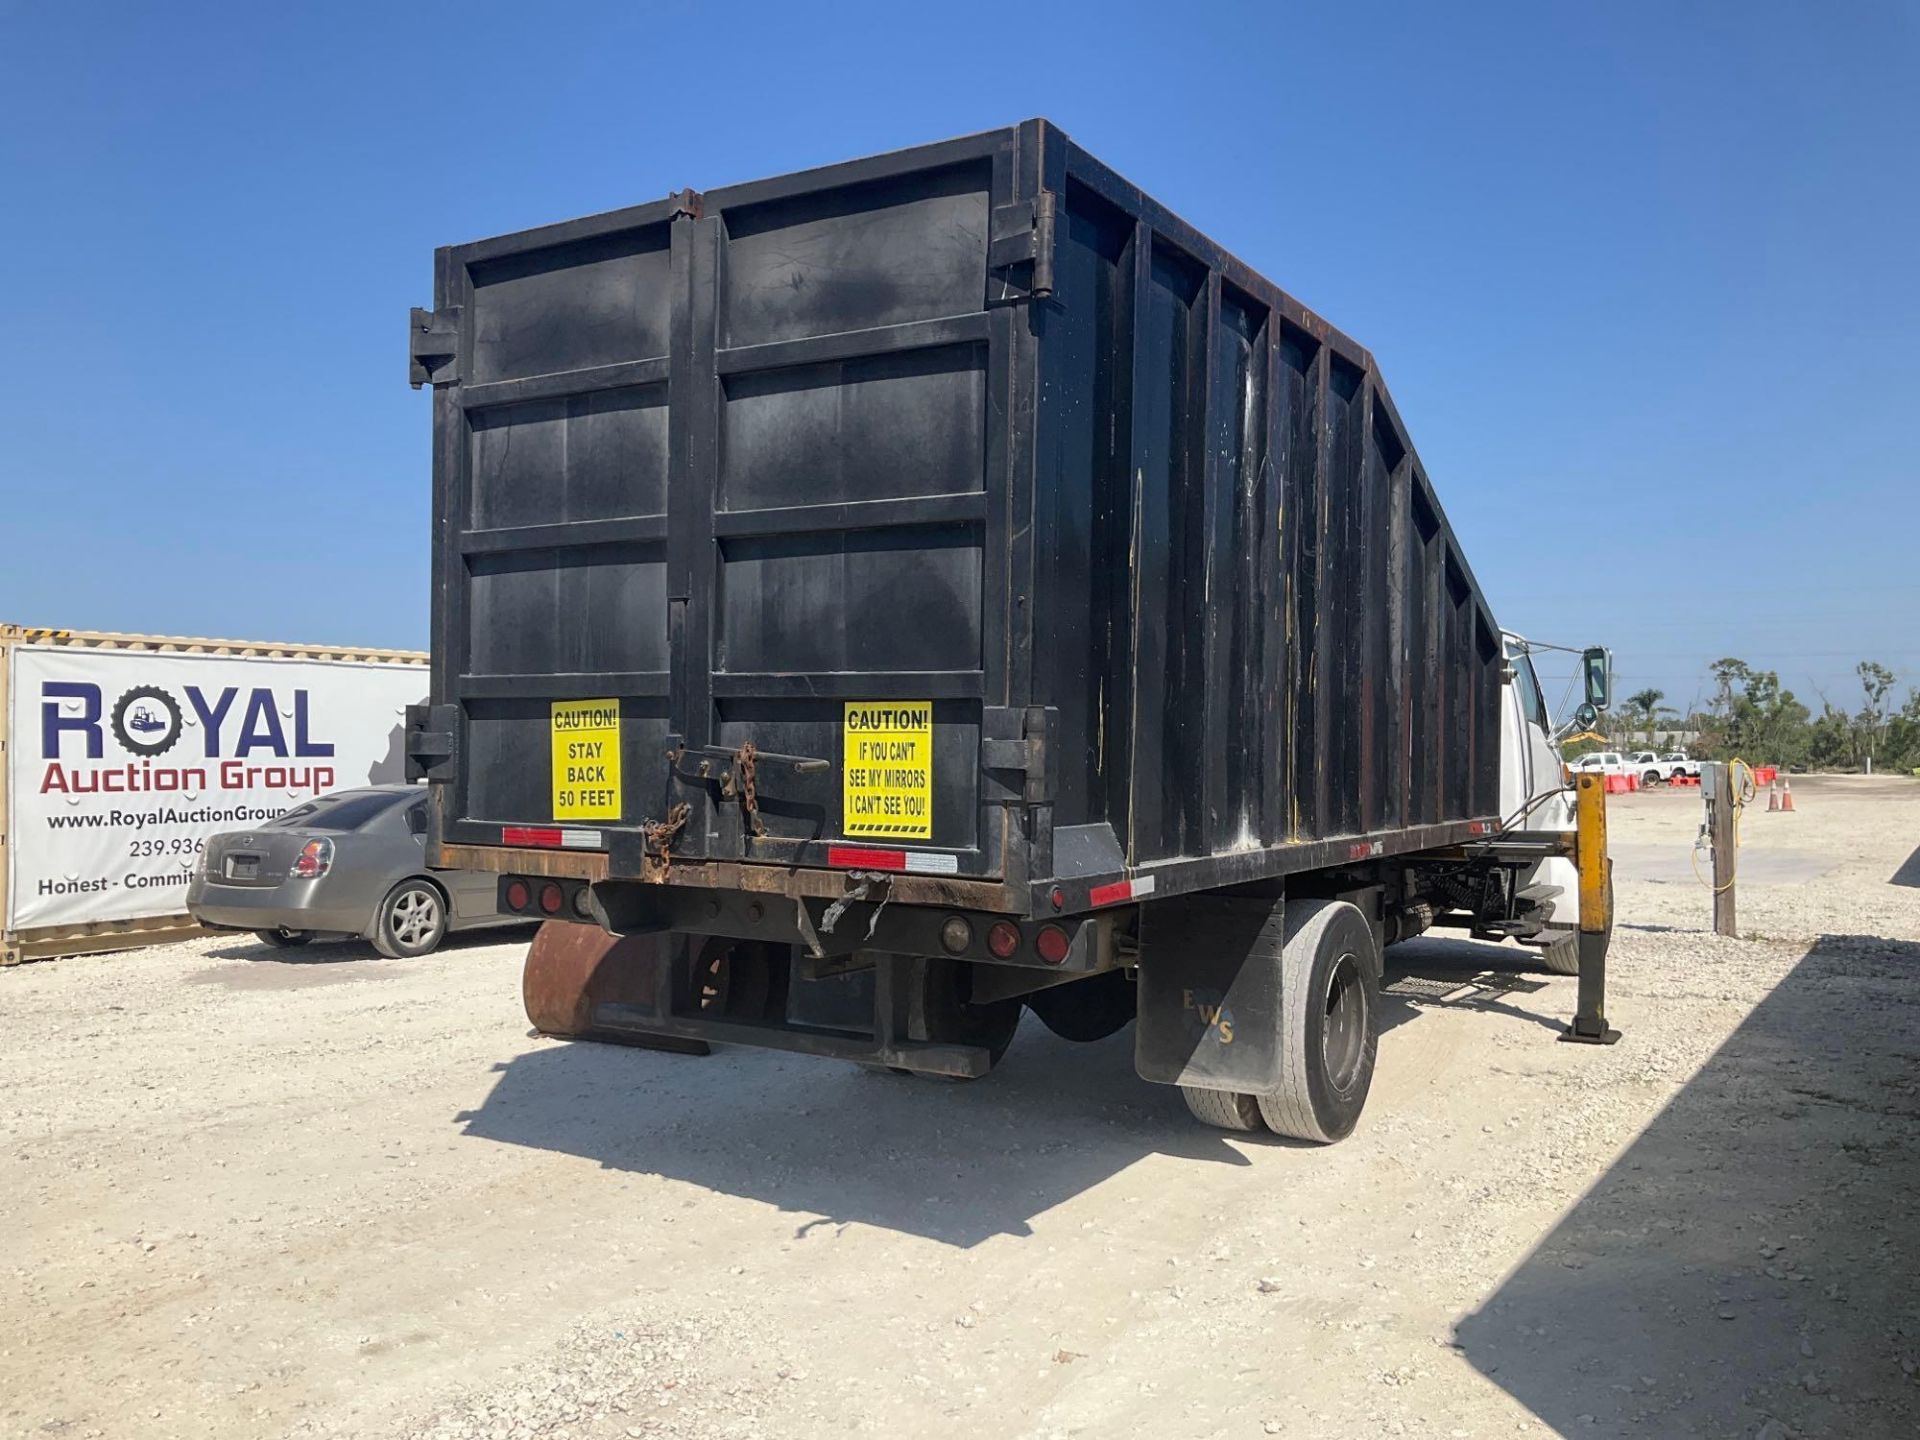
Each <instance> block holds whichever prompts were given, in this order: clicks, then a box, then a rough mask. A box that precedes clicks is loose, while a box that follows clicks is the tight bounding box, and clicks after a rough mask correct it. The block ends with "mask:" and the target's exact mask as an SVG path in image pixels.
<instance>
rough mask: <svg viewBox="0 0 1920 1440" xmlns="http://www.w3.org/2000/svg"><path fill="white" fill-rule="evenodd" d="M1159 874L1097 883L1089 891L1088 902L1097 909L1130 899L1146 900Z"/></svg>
mask: <svg viewBox="0 0 1920 1440" xmlns="http://www.w3.org/2000/svg"><path fill="white" fill-rule="evenodd" d="M1157 878H1158V877H1157V876H1153V875H1140V876H1136V877H1135V878H1133V879H1131V880H1115V881H1113V882H1111V883H1110V884H1106V885H1096V886H1094V887H1093V888H1092V889H1091V890H1089V891H1088V892H1087V903H1088V904H1089V905H1091V906H1093V907H1094V908H1095V909H1096V910H1097V909H1099V908H1100V907H1101V906H1102V905H1124V904H1125V903H1126V902H1127V901H1129V900H1144V899H1145V898H1146V897H1147V896H1149V895H1151V894H1153V886H1154V881H1155V880H1156V879H1157Z"/></svg>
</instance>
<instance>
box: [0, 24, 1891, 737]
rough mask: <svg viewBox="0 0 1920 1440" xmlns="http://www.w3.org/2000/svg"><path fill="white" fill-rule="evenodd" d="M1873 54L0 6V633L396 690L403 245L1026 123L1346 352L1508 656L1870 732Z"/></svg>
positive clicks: (1877, 222)
mask: <svg viewBox="0 0 1920 1440" xmlns="http://www.w3.org/2000/svg"><path fill="white" fill-rule="evenodd" d="M1917 17H1920V10H1916V9H1915V8H1914V7H1913V6H1911V5H1908V4H1903V3H1894V0H1858V3H1849V4H1846V5H1834V6H1809V5H1802V4H1786V3H1777V4H1775V3H1757V4H1756V3H1717V4H1716V3H1703V4H1697V5H1686V6H1676V5H1672V4H1653V3H1625V0H1622V3H1608V4H1605V5H1592V4H1588V5H1554V4H1540V3H1538V0H1531V3H1515V4H1487V5H1460V6H1437V5H1430V4H1407V5H1394V4H1378V5H1369V6H1342V5H1329V4H1314V5H1301V4H1294V3H1275V4H1265V5H1244V6H1242V5H1208V4H1186V5H1178V6H1168V5H1156V6H1141V7H1133V8H1129V7H1128V6H1125V5H1118V4H1113V3H1106V4H1092V5H1079V6H1075V5H1060V6H1049V5H1044V4H1031V5H1027V6H1021V7H1015V8H1013V9H1007V8H1004V7H1003V8H1000V9H986V10H983V9H981V8H980V7H978V6H955V5H949V6H943V7H937V8H936V7H917V6H912V5H903V4H899V3H891V4H883V5H860V4H845V5H836V6H831V7H829V6H824V5H807V4H803V3H791V0H790V3H786V4H780V5H770V6H760V5H754V4H744V3H734V4H727V5H715V6H711V7H709V6H697V5H689V4H660V5H640V4H633V5H624V6H611V5H610V6H604V7H595V6H592V5H587V4H579V5H568V6H552V7H542V6H530V5H525V4H517V5H498V6H495V5H487V4H472V3H470V4H462V5H443V4H437V3H420V0H416V3H410V4H407V5H404V6H398V5H371V6H354V5H350V4H344V3H341V4H331V5H326V6H319V5H313V6H294V5H286V6H280V5H259V4H246V5H238V4H235V5H204V4H193V3H180V4H173V5H168V6H148V5H139V6H136V5H132V4H116V3H95V4H86V5H27V4H23V3H20V0H0V217H3V219H4V223H0V275H4V277H5V283H4V286H3V287H0V434H4V436H5V441H4V444H0V531H3V534H4V540H5V542H6V543H5V547H4V551H0V618H6V619H12V620H18V621H21V622H25V623H29V624H51V625H63V626H70V627H76V628H81V627H84V628H97V629H114V630H141V631H159V632H166V633H177V634H213V635H239V636H243V637H247V638H255V637H257V638H268V639H280V640H306V641H327V642H339V643H356V644H368V645H393V646H412V645H423V644H424V643H425V642H426V617H427V579H426V577H427V543H428V535H427V509H428V506H427V494H428V483H429V480H428V404H427V401H426V399H425V398H424V396H423V395H420V394H415V393H414V392H412V391H410V390H409V389H408V388H407V386H406V384H405V379H404V376H405V366H404V354H403V341H402V328H403V325H404V321H405V316H406V311H407V308H408V307H409V306H410V305H420V304H427V303H430V301H431V283H430V282H431V278H432V267H431V261H432V250H433V247H434V246H435V245H436V244H443V243H447V242H451V241H457V240H465V239H472V238H476V237H479V236H482V235H487V234H493V233H496V232H499V231H504V230H511V229H517V228H520V227H523V226H527V225H532V224H538V223H543V222H546V221H550V220H555V219H560V218H564V217H568V216H572V215H578V214H585V213H589V212H592V211H595V210H602V209H607V208H611V207H613V206H618V205H624V204H630V203H633V202H635V201H638V200H642V199H648V198H652V197H655V196H659V195H661V194H664V193H665V192H667V191H668V190H670V189H675V188H678V187H681V186H687V185H691V186H694V187H697V188H707V187H712V186H715V185H719V184H724V183H728V182H731V181H735V180H742V179H751V178H754V177H756V176H760V175H766V174H775V173H778V172H781V171H784V170H789V169H793V168H796V167H799V166H803V165H810V164H815V163H820V162H825V161H832V160H839V159H846V158H851V157H853V156H857V155H862V154H868V153H871V152H874V151H877V150H885V149H894V148H898V147H899V146H902V145H906V144H912V143H916V142H919V141H924V140H932V139H938V138H942V137H945V136H949V135H955V134H962V133H966V132H969V131H974V130H980V129H986V128H990V127H993V126H996V125H1001V124H1005V123H1008V122H1010V121H1014V120H1017V119H1020V118H1023V117H1026V116H1030V115H1046V116H1049V117H1050V118H1052V119H1054V120H1056V121H1058V122H1059V123H1061V124H1062V125H1063V126H1065V127H1066V128H1067V129H1068V130H1069V131H1070V132H1071V133H1072V134H1073V135H1074V137H1075V138H1076V139H1077V140H1079V141H1080V142H1081V143H1083V144H1084V145H1086V146H1087V147H1088V148H1089V149H1091V150H1092V151H1093V152H1094V153H1095V154H1097V155H1099V156H1100V157H1101V158H1103V159H1104V160H1106V161H1107V162H1108V163H1109V164H1111V165H1113V166H1115V167H1116V168H1117V169H1119V170H1121V171H1122V172H1123V173H1124V174H1126V175H1127V176H1129V178H1131V179H1133V180H1134V181H1136V182H1137V183H1139V184H1141V185H1142V186H1144V187H1145V188H1146V189H1148V190H1149V191H1151V192H1152V193H1154V194H1155V195H1156V196H1158V197H1159V198H1160V199H1161V200H1163V201H1165V202H1166V203H1168V204H1169V205H1171V206H1172V207H1173V208H1174V209H1175V210H1177V211H1179V212H1180V213H1182V214H1183V215H1185V216H1186V217H1187V218H1188V219H1190V220H1191V221H1193V222H1194V223H1195V224H1197V225H1198V226H1200V227H1201V228H1202V229H1203V230H1206V231H1207V232H1208V233H1210V234H1211V235H1213V236H1214V237H1215V238H1216V239H1218V240H1220V241H1221V242H1222V243H1224V244H1226V245H1227V246H1229V247H1230V248H1231V249H1233V250H1234V251H1236V252H1237V253H1238V254H1240V255H1241V256H1242V257H1243V258H1245V259H1246V260H1248V261H1249V262H1251V263H1252V264H1253V265H1255V266H1256V267H1257V268H1259V269H1260V270H1262V271H1263V272H1265V273H1266V274H1267V275H1269V276H1270V277H1271V278H1273V279H1274V280H1275V281H1277V282H1278V283H1279V284H1280V285H1282V286H1283V287H1285V288H1286V289H1288V290H1289V291H1291V292H1292V293H1293V294H1295V295H1296V296H1298V297H1299V298H1300V299H1301V300H1303V301H1304V302H1306V303H1307V304H1308V305H1310V306H1312V307H1314V308H1315V309H1317V310H1319V311H1320V312H1321V313H1322V314H1323V315H1325V316H1326V317H1327V318H1328V319H1330V320H1331V321H1333V322H1334V323H1335V324H1337V325H1339V326H1340V327H1342V328H1343V329H1345V330H1346V331H1347V332H1348V333H1350V334H1352V335H1354V336H1355V337H1356V338H1358V339H1359V340H1360V341H1361V342H1362V343H1364V344H1366V345H1367V346H1369V347H1370V348H1371V349H1372V350H1373V351H1374V353H1375V355H1376V356H1377V358H1378V359H1379V361H1380V365H1381V368H1382V370H1383V372H1384V374H1385V375H1386V378H1387V381H1388V384H1389V385H1390V387H1391V388H1392V390H1393V392H1394V396H1395V398H1396V400H1397V402H1398V404H1399V406H1400V409H1401V412H1402V414H1403V415H1404V417H1405V418H1406V420H1407V423H1408V425H1409V427H1410V429H1411V430H1412V433H1413V438H1414V441H1415V443H1416V445H1418V447H1419V449H1420V452H1421V455H1422V457H1423V458H1424V459H1425V461H1426V463H1427V466H1428V468H1429V470H1430V471H1431V473H1432V475H1433V476H1434V480H1435V483H1436V485H1437V487H1438V489H1439V492H1440V495H1441V498H1442V501H1443V503H1444V504H1445V505H1446V507H1447V510H1448V512H1449V514H1450V515H1451V516H1452V518H1453V520H1454V523H1455V525H1456V527H1457V528H1458V529H1459V531H1460V533H1461V536H1462V540H1463V543H1464V545H1465V547H1466V550H1467V554H1468V557H1469V559H1470V560H1471V562H1472V563H1473V565H1474V567H1475V570H1476V572H1477V573H1478V575H1479V578H1480V580H1481V583H1482V585H1483V586H1484V587H1485V589H1486V590H1487V592H1488V596H1489V599H1490V600H1491V602H1492V604H1493V607H1494V612H1495V614H1496V615H1497V616H1499V617H1500V619H1501V621H1502V623H1503V624H1506V625H1508V626H1510V627H1512V628H1515V629H1519V630H1523V631H1526V632H1528V633H1530V634H1534V635H1537V636H1540V637H1542V638H1548V639H1554V640H1563V641H1569V642H1573V643H1585V642H1588V641H1591V640H1602V641H1606V642H1609V643H1611V644H1612V645H1613V646H1614V648H1615V650H1616V654H1617V657H1618V670H1619V676H1620V679H1621V681H1622V683H1623V684H1624V685H1625V686H1626V688H1629V689H1634V688H1638V687H1639V686H1640V685H1642V684H1652V685H1655V686H1658V687H1659V688H1661V689H1664V690H1665V691H1666V692H1667V694H1668V697H1669V700H1670V702H1679V703H1684V702H1685V701H1687V700H1690V699H1692V698H1693V696H1694V693H1695V692H1696V691H1697V690H1700V689H1702V688H1703V686H1704V681H1703V679H1702V676H1703V674H1704V668H1705V664H1706V662H1707V661H1710V660H1712V659H1713V658H1715V657H1717V656H1719V655H1723V654H1728V653H1733V654H1738V655H1741V656H1744V657H1746V658H1747V659H1748V660H1749V661H1752V662H1754V663H1756V664H1759V665H1762V666H1769V667H1773V668H1777V669H1778V670H1780V672H1781V673H1782V677H1783V679H1784V680H1785V681H1786V682H1787V684H1789V685H1790V686H1792V687H1793V688H1795V689H1796V690H1798V691H1799V692H1800V693H1801V694H1802V696H1803V698H1807V699H1809V700H1810V701H1812V702H1813V703H1814V704H1815V708H1816V709H1817V708H1818V699H1817V696H1816V694H1815V693H1814V692H1815V691H1816V689H1821V688H1824V689H1825V690H1826V692H1827V693H1829V694H1830V695H1832V696H1833V698H1834V699H1835V700H1836V701H1838V702H1842V703H1849V704H1857V702H1858V698H1859V697H1858V689H1857V686H1856V685H1855V683H1854V681H1853V678H1852V669H1853V664H1854V662H1855V661H1856V660H1857V659H1859V658H1862V657H1867V656H1871V657H1874V658H1878V659H1880V660H1883V661H1885V662H1886V663H1888V664H1890V665H1891V666H1893V668H1894V669H1895V670H1896V671H1898V672H1899V674H1900V676H1901V680H1902V693H1904V688H1905V686H1906V685H1907V684H1912V683H1920V626H1916V625H1915V623H1914V616H1915V613H1916V610H1917V609H1920V565H1917V564H1916V563H1915V559H1914V556H1915V552H1916V547H1920V499H1916V480H1917V479H1920V475H1917V473H1916V472H1917V471H1920V465H1917V464H1916V461H1915V458H1914V457H1915V448H1914V444H1913V435H1914V431H1915V428H1916V426H1917V425H1920V383H1917V382H1920V280H1917V279H1916V273H1915V271H1916V265H1917V264H1920V244H1916V233H1915V232H1916V221H1920V85H1916V83H1915V76H1916V74H1920V18H1917ZM1589 517H1590V519H1591V529H1592V533H1593V536H1594V539H1593V543H1592V545H1591V547H1588V546H1586V545H1583V544H1582V543H1581V542H1580V541H1579V539H1578V535H1579V533H1580V525H1581V524H1582V522H1583V521H1585V520H1587V519H1588V518H1589Z"/></svg>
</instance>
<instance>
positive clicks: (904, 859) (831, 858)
mask: <svg viewBox="0 0 1920 1440" xmlns="http://www.w3.org/2000/svg"><path fill="white" fill-rule="evenodd" d="M827 864H829V865H838V866H841V867H843V868H845V869H848V870H904V871H906V872H907V873H908V874H910V875H958V874H959V873H960V857H959V856H958V855H942V854H941V853H940V852H939V851H937V850H875V849H870V848H868V847H867V846H865V845H829V846H828V847H827Z"/></svg>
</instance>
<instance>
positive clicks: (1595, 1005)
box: [1560, 775, 1620, 1045]
mask: <svg viewBox="0 0 1920 1440" xmlns="http://www.w3.org/2000/svg"><path fill="white" fill-rule="evenodd" d="M1574 783H1575V790H1574V819H1575V827H1576V828H1575V832H1574V864H1575V866H1576V867H1577V868H1578V869H1579V872H1580V999H1579V1004H1578V1008H1577V1009H1576V1010H1575V1011H1574V1015H1573V1023H1572V1024H1571V1025H1569V1026H1568V1027H1567V1029H1566V1033H1564V1034H1563V1035H1561V1037H1560V1038H1561V1039H1562V1040H1570V1041H1573V1042H1575V1043H1577V1044H1581V1045H1611V1044H1613V1043H1614V1042H1615V1041H1616V1040H1618V1039H1619V1038H1620V1032H1619V1031H1618V1030H1614V1029H1610V1028H1609V1027H1608V1025H1607V1014H1606V1010H1607V942H1608V940H1609V939H1610V938H1611V932H1612V930H1613V861H1612V860H1611V859H1609V858H1608V856H1607V792H1606V787H1605V786H1604V785H1603V784H1602V783H1601V777H1600V776H1598V775H1581V776H1579V777H1578V778H1577V779H1576V780H1575V782H1574Z"/></svg>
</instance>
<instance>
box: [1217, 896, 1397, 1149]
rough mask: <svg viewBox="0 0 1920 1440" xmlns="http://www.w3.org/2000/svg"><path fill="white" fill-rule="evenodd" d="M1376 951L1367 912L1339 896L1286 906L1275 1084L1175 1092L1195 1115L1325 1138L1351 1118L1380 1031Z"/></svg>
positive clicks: (1337, 1136)
mask: <svg viewBox="0 0 1920 1440" xmlns="http://www.w3.org/2000/svg"><path fill="white" fill-rule="evenodd" d="M1379 975H1380V952H1379V947H1378V945H1377V944H1376V943H1375V940H1374V934H1373V926H1372V925H1371V924H1369V923H1368V921H1367V917H1366V916H1364V915H1362V914H1361V913H1360V911H1359V910H1358V909H1357V908H1356V907H1355V906H1353V905H1350V904H1348V903H1347V902H1345V901H1343V900H1304V901H1301V902H1299V903H1298V904H1296V905H1289V906H1288V907H1287V923H1286V940H1285V941H1284V943H1283V945H1282V947H1281V951H1280V1017H1279V1023H1280V1055H1281V1074H1280V1083H1279V1084H1278V1085H1277V1086H1275V1087H1274V1089H1272V1090H1270V1091H1268V1092H1267V1093H1265V1094H1262V1095H1250V1094H1243V1093H1236V1092H1233V1091H1224V1090H1201V1089H1197V1088H1194V1087H1191V1086H1186V1085H1182V1086H1181V1087H1180V1094H1181V1096H1182V1097H1183V1098H1184V1099H1185V1100H1186V1102H1187V1109H1188V1110H1190V1111H1192V1112H1193V1116H1194V1118H1195V1119H1196V1120H1199V1121H1201V1122H1203V1123H1205V1124H1208V1125H1212V1126H1216V1127H1217V1128H1219V1129H1222V1130H1231V1131H1238V1132H1242V1133H1244V1132H1248V1131H1253V1130H1258V1129H1259V1128H1260V1127H1261V1126H1262V1125H1263V1124H1264V1125H1265V1126H1266V1128H1267V1129H1269V1130H1271V1131H1273V1132H1274V1133H1275V1134H1276V1135H1284V1136H1287V1137H1289V1138H1291V1139H1295V1140H1306V1141H1310V1142H1313V1143H1315V1144H1320V1145H1330V1144H1332V1143H1333V1142H1334V1141H1336V1140H1344V1139H1345V1138H1346V1137H1347V1136H1348V1135H1350V1134H1352V1133H1353V1128H1354V1126H1355V1125H1357V1124H1358V1123H1359V1120H1360V1112H1361V1111H1362V1110H1363V1109H1364V1108H1365V1107H1366V1103H1367V1092H1368V1091H1369V1090H1370V1089H1371V1088H1372V1085H1373V1069H1374V1061H1375V1057H1376V1055H1377V1053H1378V1049H1379V1040H1380V980H1379Z"/></svg>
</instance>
